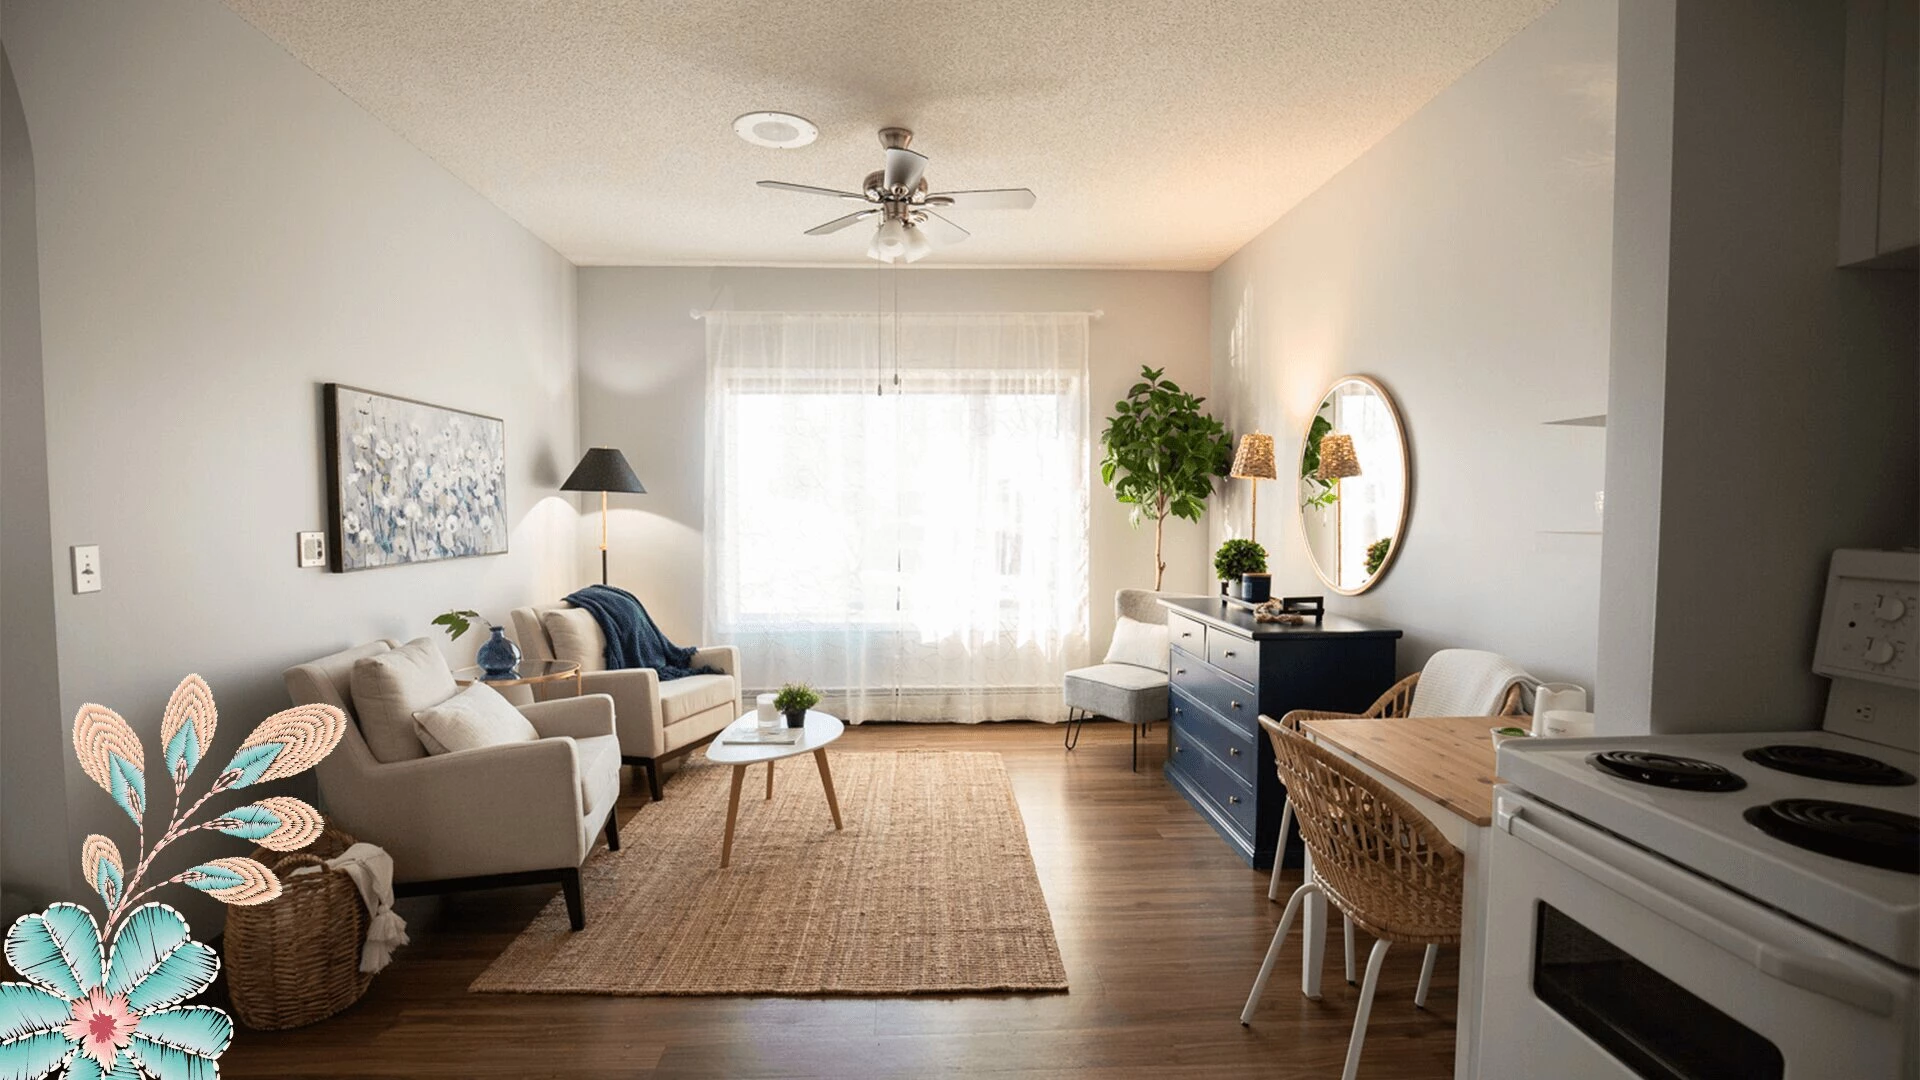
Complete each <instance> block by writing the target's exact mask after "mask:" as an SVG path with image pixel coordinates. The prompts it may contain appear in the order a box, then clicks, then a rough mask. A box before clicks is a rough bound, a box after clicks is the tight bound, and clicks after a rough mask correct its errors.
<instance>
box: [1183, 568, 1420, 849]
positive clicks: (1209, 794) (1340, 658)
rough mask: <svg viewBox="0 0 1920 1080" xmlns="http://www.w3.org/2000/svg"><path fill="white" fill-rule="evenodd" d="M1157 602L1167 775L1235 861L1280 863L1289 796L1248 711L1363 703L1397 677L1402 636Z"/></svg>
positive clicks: (1276, 712) (1343, 623)
mask: <svg viewBox="0 0 1920 1080" xmlns="http://www.w3.org/2000/svg"><path fill="white" fill-rule="evenodd" d="M1160 603H1161V605H1163V606H1164V607H1165V608H1166V611H1167V627H1168V631H1169V638H1170V640H1171V642H1172V646H1173V651H1172V667H1173V670H1172V675H1171V686H1170V688H1169V690H1168V694H1167V698H1168V700H1167V709H1168V715H1169V717H1170V718H1171V722H1170V723H1169V724H1168V728H1167V738H1168V746H1167V765H1166V776H1167V780H1168V781H1169V782H1170V783H1172V785H1173V787H1174V789H1175V790H1176V791H1178V792H1179V793H1180V794H1181V796H1182V797H1183V798H1185V799H1186V800H1187V801H1188V802H1189V803H1191V804H1193V807H1194V809H1196V810H1198V811H1199V812H1200V814H1201V816H1202V817H1204V818H1206V819H1207V821H1208V823H1209V824H1211V825H1212V826H1213V828H1214V830H1215V831H1216V832H1218V833H1219V834H1220V836H1221V837H1222V838H1223V839H1224V840H1226V841H1227V844H1228V846H1230V847H1232V848H1233V850H1234V852H1235V853H1236V854H1238V855H1239V856H1240V858H1242V859H1244V860H1246V861H1247V862H1248V863H1249V864H1250V865H1252V866H1254V867H1256V868H1258V869H1262V870H1264V869H1267V868H1268V867H1270V866H1272V865H1275V861H1276V854H1278V855H1280V856H1281V858H1280V860H1279V861H1281V862H1284V861H1285V838H1284V837H1282V836H1281V834H1280V817H1281V810H1282V807H1283V806H1284V805H1285V798H1286V791H1285V789H1284V788H1282V787H1281V786H1280V782H1279V780H1278V779H1277V778H1276V776H1275V774H1274V771H1273V748H1272V747H1271V746H1270V745H1269V744H1268V742H1267V740H1265V739H1263V738H1261V737H1260V728H1259V725H1258V723H1257V722H1256V719H1255V718H1256V717H1257V716H1258V715H1259V714H1261V713H1266V714H1267V715H1269V716H1282V715H1285V714H1286V713H1288V712H1291V711H1293V710H1295V709H1305V708H1326V709H1359V708H1362V707H1364V706H1365V704H1366V703H1367V702H1370V701H1372V700H1374V698H1375V697H1377V696H1378V695H1379V693H1380V691H1381V690H1382V689H1384V688H1386V687H1387V686H1389V685H1391V684H1392V683H1393V673H1394V651H1395V648H1396V645H1397V643H1398V641H1399V638H1400V631H1399V630H1396V629H1391V628H1388V627H1380V626H1373V625H1370V624H1367V623H1363V622H1360V621H1358V620H1355V619H1349V618H1345V617H1343V616H1340V615H1327V616H1325V617H1324V619H1323V620H1322V621H1319V622H1316V623H1303V624H1302V625H1298V626H1290V625H1285V624H1276V623H1265V622H1260V621H1258V620H1257V619H1256V618H1255V617H1254V614H1253V612H1252V611H1251V610H1249V609H1248V608H1247V607H1245V606H1243V605H1238V604H1229V603H1226V602H1225V601H1222V600H1220V599H1219V598H1216V597H1192V598H1188V597H1166V598H1162V599H1161V600H1160ZM1294 865H1297V862H1296V863H1295V864H1294Z"/></svg>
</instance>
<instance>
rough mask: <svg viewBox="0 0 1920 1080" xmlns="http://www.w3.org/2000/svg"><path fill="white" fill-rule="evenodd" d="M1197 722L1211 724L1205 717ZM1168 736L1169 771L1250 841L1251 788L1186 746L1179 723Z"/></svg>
mask: <svg viewBox="0 0 1920 1080" xmlns="http://www.w3.org/2000/svg"><path fill="white" fill-rule="evenodd" d="M1201 722H1203V723H1214V721H1212V720H1209V719H1206V718H1205V717H1202V718H1201ZM1171 732H1172V740H1173V754H1172V758H1173V760H1172V765H1173V767H1174V768H1176V769H1178V770H1180V772H1181V773H1183V774H1184V775H1185V776H1186V777H1187V779H1188V780H1190V781H1191V782H1192V784H1193V786H1194V787H1196V788H1199V789H1200V792H1201V794H1202V795H1203V796H1204V797H1205V798H1206V800H1207V801H1208V802H1210V803H1212V804H1213V806H1214V809H1215V810H1217V811H1219V813H1220V815H1221V816H1222V817H1224V818H1226V819H1227V820H1228V821H1230V822H1232V824H1233V828H1234V831H1236V832H1238V833H1240V834H1241V835H1242V836H1244V837H1246V838H1247V839H1248V840H1249V841H1251V840H1253V838H1254V824H1255V822H1256V821H1257V820H1258V814H1257V813H1256V812H1255V807H1254V802H1253V785H1251V784H1249V783H1247V782H1246V781H1245V780H1242V779H1240V778H1239V777H1238V776H1236V775H1234V773H1233V772H1232V771H1231V770H1230V769H1228V768H1227V767H1226V766H1225V765H1222V764H1221V763H1220V762H1219V760H1218V759H1216V758H1215V757H1214V756H1213V755H1212V754H1210V753H1208V752H1207V751H1205V750H1204V749H1202V748H1201V747H1200V746H1198V745H1196V744H1194V743H1192V742H1189V741H1188V740H1187V736H1186V735H1184V734H1182V732H1183V728H1182V727H1181V725H1180V723H1179V721H1175V722H1174V724H1173V725H1172V728H1171Z"/></svg>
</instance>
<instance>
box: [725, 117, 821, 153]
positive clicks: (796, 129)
mask: <svg viewBox="0 0 1920 1080" xmlns="http://www.w3.org/2000/svg"><path fill="white" fill-rule="evenodd" d="M733 133H734V134H735V135H738V136H740V137H741V138H743V139H745V140H747V141H748V142H750V143H752V144H753V145H755V146H766V147H771V148H772V149H775V150H792V149H795V148H797V147H801V146H805V145H807V144H808V143H810V142H812V141H813V140H815V139H817V138H819V137H820V129H819V128H817V127H814V126H813V121H811V120H808V119H806V118H805V117H801V116H795V115H793V114H792V113H783V112H750V113H747V114H746V115H745V116H741V117H738V118H736V119H735V120H734V122H733Z"/></svg>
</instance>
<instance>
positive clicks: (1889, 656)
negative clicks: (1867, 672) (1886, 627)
mask: <svg viewBox="0 0 1920 1080" xmlns="http://www.w3.org/2000/svg"><path fill="white" fill-rule="evenodd" d="M1865 655H1866V658H1867V663H1869V664H1888V663H1892V662H1893V643H1892V642H1891V641H1888V640H1886V639H1885V638H1868V639H1867V651H1866V654H1865Z"/></svg>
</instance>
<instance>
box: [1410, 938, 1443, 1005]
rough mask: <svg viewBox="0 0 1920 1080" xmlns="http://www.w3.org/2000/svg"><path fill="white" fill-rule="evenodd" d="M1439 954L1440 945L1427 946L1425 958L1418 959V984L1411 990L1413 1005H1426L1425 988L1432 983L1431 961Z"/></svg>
mask: <svg viewBox="0 0 1920 1080" xmlns="http://www.w3.org/2000/svg"><path fill="white" fill-rule="evenodd" d="M1439 955H1440V946H1438V945H1429V946H1427V958H1426V959H1424V960H1422V961H1420V985H1419V986H1417V987H1415V988H1414V990H1413V1007H1414V1008H1416V1009H1424V1008H1426V1007H1427V988H1428V987H1430V986H1432V985H1433V962H1434V960H1435V959H1436V958H1438V957H1439Z"/></svg>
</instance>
